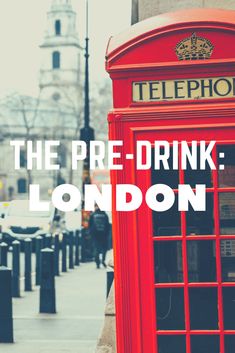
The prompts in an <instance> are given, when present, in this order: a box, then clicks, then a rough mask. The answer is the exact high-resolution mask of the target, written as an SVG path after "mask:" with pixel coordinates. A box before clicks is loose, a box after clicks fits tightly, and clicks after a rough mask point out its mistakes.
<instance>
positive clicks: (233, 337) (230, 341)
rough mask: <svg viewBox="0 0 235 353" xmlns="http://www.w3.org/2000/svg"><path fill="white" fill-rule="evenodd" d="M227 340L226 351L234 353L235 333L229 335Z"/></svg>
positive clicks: (226, 352)
mask: <svg viewBox="0 0 235 353" xmlns="http://www.w3.org/2000/svg"><path fill="white" fill-rule="evenodd" d="M224 340H225V353H234V347H235V335H227V336H225V338H224Z"/></svg>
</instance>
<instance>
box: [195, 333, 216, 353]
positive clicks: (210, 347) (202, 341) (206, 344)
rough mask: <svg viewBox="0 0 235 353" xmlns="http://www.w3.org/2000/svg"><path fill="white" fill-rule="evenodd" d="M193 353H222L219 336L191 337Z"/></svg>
mask: <svg viewBox="0 0 235 353" xmlns="http://www.w3.org/2000/svg"><path fill="white" fill-rule="evenodd" d="M191 353H220V340H219V336H214V335H195V336H191Z"/></svg>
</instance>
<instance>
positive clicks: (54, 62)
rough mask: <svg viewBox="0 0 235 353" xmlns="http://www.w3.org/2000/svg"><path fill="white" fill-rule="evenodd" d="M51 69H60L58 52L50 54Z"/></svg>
mask: <svg viewBox="0 0 235 353" xmlns="http://www.w3.org/2000/svg"><path fill="white" fill-rule="evenodd" d="M52 67H53V69H59V68H60V52H59V51H54V52H53V54H52Z"/></svg>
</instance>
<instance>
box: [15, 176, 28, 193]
mask: <svg viewBox="0 0 235 353" xmlns="http://www.w3.org/2000/svg"><path fill="white" fill-rule="evenodd" d="M17 188H18V194H25V193H26V192H27V191H26V189H27V182H26V179H25V178H20V179H18V181H17Z"/></svg>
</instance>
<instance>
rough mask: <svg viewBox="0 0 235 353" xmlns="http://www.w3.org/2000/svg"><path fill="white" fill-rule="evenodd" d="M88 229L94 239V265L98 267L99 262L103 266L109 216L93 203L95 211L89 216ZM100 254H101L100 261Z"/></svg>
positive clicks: (107, 239)
mask: <svg viewBox="0 0 235 353" xmlns="http://www.w3.org/2000/svg"><path fill="white" fill-rule="evenodd" d="M89 231H90V234H91V236H92V238H93V241H94V247H95V262H96V267H97V268H100V264H101V262H102V265H103V266H104V267H107V266H106V263H105V259H106V253H107V250H108V242H109V218H108V215H107V213H106V212H104V211H101V210H100V209H99V207H98V205H95V211H94V212H93V213H92V214H91V216H90V220H89ZM100 255H102V260H101V261H100Z"/></svg>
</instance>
